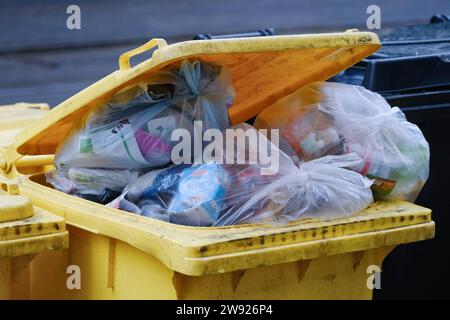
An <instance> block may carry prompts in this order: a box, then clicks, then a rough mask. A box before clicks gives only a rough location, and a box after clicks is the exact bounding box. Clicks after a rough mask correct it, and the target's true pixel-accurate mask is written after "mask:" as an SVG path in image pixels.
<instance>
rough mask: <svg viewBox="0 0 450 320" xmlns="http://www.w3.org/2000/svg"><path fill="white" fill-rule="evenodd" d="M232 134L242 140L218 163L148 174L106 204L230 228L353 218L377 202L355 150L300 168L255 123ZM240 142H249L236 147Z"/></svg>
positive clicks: (168, 218) (229, 143)
mask: <svg viewBox="0 0 450 320" xmlns="http://www.w3.org/2000/svg"><path fill="white" fill-rule="evenodd" d="M232 129H233V130H235V132H236V133H237V135H236V137H237V138H236V140H230V139H227V140H226V143H225V147H224V148H225V150H222V154H223V161H222V162H221V163H218V162H217V161H216V162H208V163H202V164H193V165H176V166H171V167H169V168H167V169H162V170H153V171H150V172H148V173H147V174H145V175H143V176H141V177H139V178H138V179H137V180H136V181H135V182H134V183H132V184H131V185H129V186H128V187H127V188H126V189H125V191H124V193H123V194H122V195H121V196H120V197H118V198H117V199H115V200H114V201H113V202H112V203H110V204H109V206H111V207H114V208H119V209H123V210H126V211H129V212H133V213H136V214H140V215H143V216H148V217H152V218H156V219H160V220H164V221H167V222H172V223H177V224H183V225H191V226H225V225H235V224H242V223H286V222H288V221H291V220H294V219H298V218H299V217H320V218H326V219H331V218H337V217H342V216H347V215H352V214H354V213H356V212H359V211H361V210H363V209H365V208H366V207H367V206H368V205H370V204H371V203H372V202H373V197H372V192H371V190H370V186H371V184H372V181H371V180H370V179H367V178H365V177H363V176H362V175H360V174H359V173H357V172H354V171H351V170H348V169H353V170H359V169H360V168H361V167H362V166H363V165H364V162H363V160H362V159H361V157H359V156H358V155H357V154H356V153H350V154H345V155H341V156H335V157H332V156H330V157H325V158H322V159H318V160H314V161H311V162H308V163H305V164H302V165H300V167H297V166H296V165H295V164H294V162H293V161H292V160H291V159H290V158H289V157H288V156H287V155H286V154H284V153H283V152H280V150H279V149H278V148H277V147H276V146H275V145H273V144H272V143H271V142H270V141H269V140H267V138H266V137H265V136H264V135H263V134H261V133H259V132H258V131H257V130H256V129H254V128H253V127H251V126H250V125H246V124H241V125H238V126H235V127H233V128H232ZM240 138H244V139H248V140H247V141H248V143H245V144H244V145H242V144H241V145H236V144H235V142H236V141H237V140H239V139H240ZM252 139H253V140H252ZM263 149H264V152H265V151H270V159H271V160H272V161H270V162H267V161H262V155H261V152H262V150H263ZM230 150H233V152H229V151H230ZM242 159H246V160H247V161H246V162H244V161H242ZM251 159H253V160H251ZM273 162H276V163H273Z"/></svg>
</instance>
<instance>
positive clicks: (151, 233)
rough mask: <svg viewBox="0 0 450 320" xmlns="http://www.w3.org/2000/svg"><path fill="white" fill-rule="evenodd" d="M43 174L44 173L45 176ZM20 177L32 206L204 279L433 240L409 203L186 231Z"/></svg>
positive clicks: (426, 217) (420, 210)
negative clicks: (343, 213)
mask: <svg viewBox="0 0 450 320" xmlns="http://www.w3.org/2000/svg"><path fill="white" fill-rule="evenodd" d="M41 175H42V174H41ZM38 176H39V174H38V175H37V176H34V177H31V179H23V180H22V182H21V184H20V189H21V192H22V193H23V194H25V195H27V196H29V197H30V198H31V199H32V201H33V203H34V204H35V205H37V206H39V207H42V208H45V209H46V210H48V211H50V212H54V213H56V214H60V215H63V217H64V218H65V220H66V223H67V224H69V225H72V226H75V227H77V228H80V229H82V230H85V231H88V232H90V233H93V234H97V235H103V236H107V237H110V238H112V239H116V240H119V241H123V242H125V243H128V244H129V245H131V246H133V247H135V248H138V249H139V250H141V251H143V252H145V253H147V254H150V255H152V256H153V257H155V258H157V259H158V260H160V261H161V262H162V263H163V264H164V265H166V266H167V267H168V268H170V269H171V270H174V271H176V272H179V273H182V274H185V275H191V276H200V275H206V274H216V273H223V272H232V271H237V270H245V269H250V268H257V267H261V266H268V265H272V264H279V263H286V262H292V261H299V260H306V259H313V258H317V257H319V256H324V255H334V254H341V253H348V252H354V251H363V250H368V249H374V248H378V247H384V246H395V245H398V244H401V243H409V242H414V241H420V240H425V239H430V238H432V237H433V236H434V222H433V221H432V220H431V210H429V209H427V208H424V207H421V206H418V205H415V204H412V203H409V202H405V201H386V202H378V203H375V204H373V205H371V206H370V207H369V208H367V209H366V210H364V211H362V212H361V213H359V214H357V215H354V216H351V217H346V218H339V219H335V220H319V219H303V220H297V221H293V222H291V223H289V224H285V225H263V224H246V225H239V226H229V227H187V226H182V225H176V224H172V223H167V222H164V221H160V220H156V219H152V218H148V217H142V216H139V215H135V214H132V213H128V212H124V211H121V210H118V209H113V208H109V207H106V206H104V205H100V204H97V203H93V202H91V201H88V200H85V199H81V198H77V197H74V196H71V195H68V194H65V193H63V192H60V191H57V190H54V189H52V188H50V187H46V186H43V185H41V184H40V183H39V182H37V181H33V180H34V179H35V177H38Z"/></svg>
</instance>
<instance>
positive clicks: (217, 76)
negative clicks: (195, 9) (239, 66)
mask: <svg viewBox="0 0 450 320" xmlns="http://www.w3.org/2000/svg"><path fill="white" fill-rule="evenodd" d="M233 97H234V91H233V88H232V86H231V82H230V78H229V74H228V71H227V69H226V68H225V67H222V66H217V65H213V64H209V63H203V62H200V61H194V62H192V63H191V62H189V61H188V60H184V61H182V62H181V65H180V66H179V67H171V68H170V69H167V70H163V71H160V72H157V73H155V74H153V75H150V76H149V77H148V78H147V79H146V80H145V83H141V84H140V85H138V86H135V87H133V88H130V89H127V90H126V91H124V92H122V93H119V94H117V95H116V96H114V97H113V98H112V99H111V100H110V101H108V102H107V103H105V104H104V105H102V106H100V107H98V108H96V109H94V110H92V111H91V112H89V114H88V115H87V116H85V117H84V118H82V119H80V120H79V121H78V123H77V124H76V125H75V129H73V130H72V132H71V133H70V135H69V136H68V138H67V139H66V140H65V141H64V143H63V144H62V145H61V146H60V147H59V148H58V150H57V152H56V158H55V165H56V167H57V168H58V170H67V168H70V167H79V168H81V167H84V168H111V169H130V168H154V167H160V166H164V165H167V164H169V163H170V162H171V150H172V147H173V146H174V145H175V144H176V143H177V141H171V134H172V132H173V130H175V129H177V128H185V129H187V130H190V131H192V130H193V123H194V121H196V120H199V121H202V124H203V130H206V129H208V128H216V129H219V130H223V129H225V128H227V127H228V126H229V121H228V113H227V107H228V106H229V105H231V103H232V100H233Z"/></svg>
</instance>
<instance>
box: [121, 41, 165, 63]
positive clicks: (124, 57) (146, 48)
mask: <svg viewBox="0 0 450 320" xmlns="http://www.w3.org/2000/svg"><path fill="white" fill-rule="evenodd" d="M165 46H167V42H166V40H164V39H160V38H154V39H152V40H150V41H149V42H147V43H145V44H143V45H142V46H140V47H137V48H135V49H133V50H130V51H128V52H125V53H122V54H121V55H120V57H119V68H120V70H125V69H130V68H131V65H130V59H131V58H132V57H134V56H136V55H138V54H141V53H144V52H146V51H149V50H151V49H153V48H154V47H157V49H156V50H158V49H159V48H162V47H165Z"/></svg>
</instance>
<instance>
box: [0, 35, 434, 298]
mask: <svg viewBox="0 0 450 320" xmlns="http://www.w3.org/2000/svg"><path fill="white" fill-rule="evenodd" d="M379 47H380V42H379V39H378V37H377V36H376V35H375V34H373V33H370V32H345V33H337V34H317V35H292V36H274V37H261V38H242V39H224V40H204V41H186V42H181V43H176V44H172V45H167V44H166V43H165V41H164V40H161V39H154V40H152V41H150V42H148V43H147V44H145V45H143V46H142V47H139V48H137V49H135V50H132V51H130V52H128V53H126V54H124V55H122V56H121V57H120V59H119V65H120V70H118V71H116V72H114V73H112V74H110V75H109V76H107V77H105V78H104V79H102V80H100V81H98V82H96V83H94V84H93V85H91V86H90V87H88V88H86V89H84V90H83V91H81V92H79V93H78V94H76V95H74V96H72V97H71V98H69V99H68V100H66V101H64V102H63V103H61V104H60V105H59V106H57V107H55V108H54V109H52V110H51V111H50V112H48V113H47V114H46V115H45V116H44V117H43V118H41V119H40V120H39V121H37V122H35V123H33V124H31V125H29V126H28V127H26V128H24V129H23V130H22V131H21V132H20V133H18V134H17V136H16V137H15V140H14V142H13V143H12V144H11V146H10V147H9V148H8V149H7V151H5V152H4V153H3V155H1V158H2V161H3V165H2V170H3V175H4V176H5V177H6V178H7V179H18V180H19V181H20V182H19V189H20V194H23V195H26V196H28V197H29V198H30V199H31V200H32V202H33V205H34V206H37V207H40V208H43V209H45V210H47V211H50V212H52V213H54V214H57V215H59V216H61V217H63V218H64V219H65V221H66V223H67V225H68V231H69V233H70V236H71V241H70V247H69V249H67V250H62V251H51V252H46V253H44V254H41V255H39V256H38V257H36V258H35V259H34V260H33V261H32V262H31V264H30V265H29V266H28V267H27V268H26V271H25V272H24V275H23V276H22V277H21V278H20V279H19V281H18V283H19V287H26V288H28V289H27V290H23V291H20V290H17V291H16V292H15V294H14V295H13V297H14V298H38V299H48V298H59V299H133V298H137V299H199V298H203V299H207V298H216V299H225V298H228V299H238V298H255V299H256V298H269V299H284V298H286V299H297V298H313V299H329V298H332V299H343V298H353V299H370V298H371V296H372V291H371V289H370V286H368V285H367V279H368V276H369V275H368V274H367V267H368V266H370V265H376V266H379V267H380V268H381V263H382V261H383V259H384V257H385V256H386V255H387V254H388V253H389V252H390V251H391V250H392V249H393V248H394V247H395V246H396V245H398V244H402V243H408V242H414V241H420V240H425V239H429V238H432V237H433V235H434V222H433V221H432V220H431V212H430V210H429V209H426V208H422V207H420V206H417V205H413V204H410V203H408V202H401V201H400V202H380V203H376V204H374V205H373V206H371V207H369V208H368V209H366V210H365V211H363V212H361V213H360V214H358V215H356V216H353V217H349V218H345V219H338V220H333V221H320V220H314V219H308V220H301V221H295V222H292V223H289V224H286V225H282V226H265V225H240V226H232V227H217V228H199V227H186V226H179V225H173V224H170V223H166V222H163V221H158V220H154V219H150V218H146V217H141V216H137V215H134V214H131V213H127V212H124V211H120V210H117V209H112V208H108V207H105V206H103V205H99V204H96V203H93V202H90V201H87V200H85V199H80V198H76V197H74V196H71V195H68V194H64V193H62V192H59V191H56V190H54V189H52V188H50V187H49V186H48V185H47V184H46V182H45V171H46V170H48V169H51V168H50V167H48V166H46V165H43V164H44V163H45V161H42V162H34V161H33V160H32V159H33V157H34V156H37V157H51V156H52V155H53V154H54V152H55V150H56V148H57V147H58V145H59V144H60V143H61V142H62V141H63V140H64V138H65V137H66V135H67V134H68V132H69V131H70V130H71V129H72V127H73V124H74V122H75V120H76V119H78V118H79V117H83V116H84V115H85V114H86V113H87V112H89V111H90V110H92V109H93V108H95V107H97V106H99V105H101V104H102V103H104V102H106V101H108V99H109V98H110V97H112V96H113V95H115V94H116V93H119V92H122V91H123V90H125V89H129V88H131V87H133V86H135V85H136V84H137V83H139V82H142V81H143V80H145V78H146V77H147V76H149V75H151V74H152V73H153V72H156V71H158V70H161V69H162V68H164V67H167V66H169V65H172V64H175V63H179V62H180V61H181V60H183V59H186V58H187V59H197V60H202V61H207V62H213V63H217V64H220V65H225V66H227V67H228V68H229V70H230V74H231V78H232V83H233V86H234V89H235V91H236V98H235V102H234V104H233V106H232V107H231V108H230V109H229V115H230V118H231V121H232V123H240V122H242V121H245V120H248V119H250V118H252V117H254V116H256V115H257V114H258V113H259V112H261V111H262V110H263V109H264V108H265V107H266V106H269V105H270V104H272V103H273V102H275V101H276V100H278V99H279V98H280V97H283V96H285V95H287V94H289V93H292V92H294V91H295V90H297V89H298V88H300V87H302V86H304V85H305V84H308V83H310V82H312V81H318V80H326V79H328V78H330V77H331V76H333V75H335V74H337V73H338V72H340V71H341V70H343V69H345V68H347V67H349V66H351V65H353V64H354V63H356V62H358V61H359V60H361V59H363V58H364V57H366V56H368V55H370V54H372V53H373V52H374V51H376V50H377V49H378V48H379ZM150 49H155V50H154V51H153V54H152V58H151V59H149V60H146V61H144V62H142V63H140V64H138V65H136V66H134V67H131V66H130V58H131V57H132V56H134V55H136V54H139V53H142V52H145V51H147V50H150ZM24 157H29V159H30V160H28V162H26V165H23V166H19V165H18V163H20V159H23V158H24ZM46 159H49V158H46ZM24 172H26V173H29V174H30V175H29V176H25V175H24ZM71 266H72V269H70V270H72V271H70V272H69V274H68V273H67V270H68V269H67V268H68V267H71ZM68 277H71V278H70V279H69V278H68ZM77 277H78V278H77ZM68 279H69V282H70V281H71V280H73V279H75V280H74V282H73V283H72V285H73V287H72V288H68ZM76 279H79V284H80V287H79V288H78V287H77V280H76Z"/></svg>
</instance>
